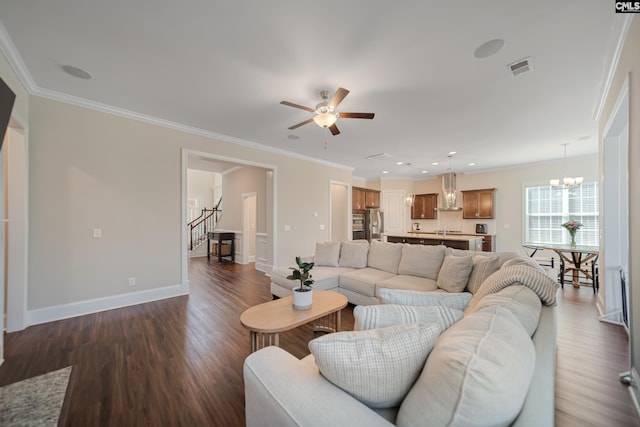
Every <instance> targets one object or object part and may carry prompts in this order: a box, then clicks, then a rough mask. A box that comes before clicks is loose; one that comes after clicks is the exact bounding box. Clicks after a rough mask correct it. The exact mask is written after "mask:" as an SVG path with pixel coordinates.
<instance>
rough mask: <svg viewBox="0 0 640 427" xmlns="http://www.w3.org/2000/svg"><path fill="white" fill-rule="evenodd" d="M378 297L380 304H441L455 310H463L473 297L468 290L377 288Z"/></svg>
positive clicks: (423, 305)
mask: <svg viewBox="0 0 640 427" xmlns="http://www.w3.org/2000/svg"><path fill="white" fill-rule="evenodd" d="M378 297H379V298H380V302H381V303H382V304H402V305H417V306H422V307H430V306H441V307H449V308H453V309H456V310H464V309H465V308H466V307H467V304H469V301H471V298H473V294H470V293H469V292H461V293H459V294H448V293H445V292H421V291H407V290H401V289H389V288H380V289H378Z"/></svg>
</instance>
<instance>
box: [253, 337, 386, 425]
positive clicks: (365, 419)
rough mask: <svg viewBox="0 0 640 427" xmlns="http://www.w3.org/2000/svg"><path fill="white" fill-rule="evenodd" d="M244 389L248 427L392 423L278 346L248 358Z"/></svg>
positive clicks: (264, 349) (265, 349) (260, 351)
mask: <svg viewBox="0 0 640 427" xmlns="http://www.w3.org/2000/svg"><path fill="white" fill-rule="evenodd" d="M244 387H245V411H246V417H247V424H246V425H247V426H248V427H254V426H282V427H285V426H305V427H307V426H312V427H313V426H318V427H321V426H332V425H333V426H340V425H366V426H367V427H370V426H371V427H373V426H392V425H393V424H391V423H389V422H388V421H386V420H385V419H384V418H382V417H381V416H379V415H378V414H376V413H375V412H374V411H373V410H371V409H370V408H368V407H367V406H366V405H364V404H362V403H361V402H359V401H358V400H357V399H355V398H353V397H352V396H351V395H349V394H348V393H346V392H344V391H343V390H342V389H340V388H338V387H336V386H334V385H333V384H331V383H330V382H329V381H327V380H326V379H325V378H324V377H323V376H322V375H320V373H319V372H318V370H317V369H316V368H315V367H311V366H308V365H305V364H304V363H303V362H302V361H301V360H299V359H297V358H296V357H294V356H293V355H291V354H289V353H287V352H286V351H285V350H282V349H281V348H279V347H266V348H263V349H261V350H259V351H257V352H255V353H253V354H251V355H250V356H249V357H247V359H246V360H245V362H244Z"/></svg>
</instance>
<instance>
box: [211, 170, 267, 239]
mask: <svg viewBox="0 0 640 427" xmlns="http://www.w3.org/2000/svg"><path fill="white" fill-rule="evenodd" d="M245 193H256V197H257V200H256V207H257V209H256V220H257V222H256V231H257V232H258V233H266V231H267V218H271V215H270V213H269V215H268V214H267V203H266V197H267V171H266V170H265V169H262V168H257V167H251V166H242V167H240V168H237V169H234V170H233V171H232V172H230V173H226V174H223V175H222V215H221V217H220V222H219V223H218V228H220V229H222V230H230V231H241V230H242V227H243V224H242V219H243V216H242V215H243V205H242V195H243V194H245Z"/></svg>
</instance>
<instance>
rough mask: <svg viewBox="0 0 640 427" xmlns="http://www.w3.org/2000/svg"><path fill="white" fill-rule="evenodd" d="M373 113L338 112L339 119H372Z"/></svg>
mask: <svg viewBox="0 0 640 427" xmlns="http://www.w3.org/2000/svg"><path fill="white" fill-rule="evenodd" d="M373 116H375V114H374V113H343V112H340V118H341V119H373Z"/></svg>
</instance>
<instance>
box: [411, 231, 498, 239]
mask: <svg viewBox="0 0 640 427" xmlns="http://www.w3.org/2000/svg"><path fill="white" fill-rule="evenodd" d="M407 233H411V234H431V235H432V236H433V235H436V234H437V235H438V236H440V235H441V234H442V233H441V232H437V233H436V232H435V231H422V230H420V231H407ZM449 235H451V236H477V237H484V236H490V234H488V233H485V234H480V233H449V232H447V236H449Z"/></svg>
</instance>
